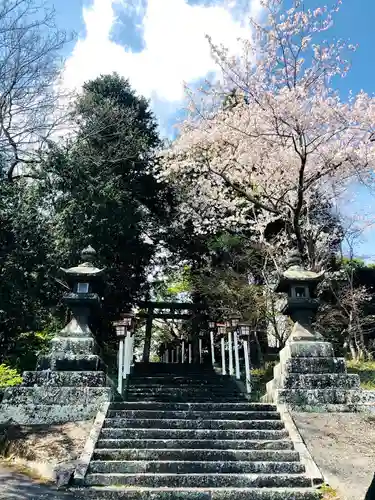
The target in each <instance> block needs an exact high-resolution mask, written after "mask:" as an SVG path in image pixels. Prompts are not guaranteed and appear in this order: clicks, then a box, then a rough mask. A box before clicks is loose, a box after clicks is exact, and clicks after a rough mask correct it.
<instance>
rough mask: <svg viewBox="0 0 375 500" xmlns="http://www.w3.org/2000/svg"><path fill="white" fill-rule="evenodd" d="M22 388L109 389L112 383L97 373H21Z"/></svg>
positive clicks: (102, 374) (101, 373) (104, 375)
mask: <svg viewBox="0 0 375 500" xmlns="http://www.w3.org/2000/svg"><path fill="white" fill-rule="evenodd" d="M22 377H23V384H22V385H23V386H25V387H33V386H35V385H36V386H44V387H45V386H58V387H111V386H112V381H111V380H110V379H109V378H108V377H107V375H106V374H105V373H104V372H99V371H84V372H73V371H58V372H53V371H49V370H45V371H40V372H23V374H22Z"/></svg>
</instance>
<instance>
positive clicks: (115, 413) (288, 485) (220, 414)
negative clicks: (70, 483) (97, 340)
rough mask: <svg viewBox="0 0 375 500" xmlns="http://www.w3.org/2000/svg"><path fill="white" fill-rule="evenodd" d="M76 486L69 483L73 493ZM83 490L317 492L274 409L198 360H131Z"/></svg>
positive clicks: (264, 498) (88, 493)
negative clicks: (133, 364)
mask: <svg viewBox="0 0 375 500" xmlns="http://www.w3.org/2000/svg"><path fill="white" fill-rule="evenodd" d="M78 491H79V490H78V489H77V490H76V492H78ZM80 491H81V493H82V494H83V498H91V499H99V498H105V499H108V500H115V499H131V500H151V499H152V500H242V499H243V500H244V499H249V500H250V499H251V500H302V499H303V500H313V499H314V500H315V499H318V498H319V493H318V491H317V490H315V489H313V488H312V485H311V480H310V478H308V477H307V476H306V475H305V468H304V466H303V464H301V462H300V461H299V455H298V453H297V452H296V451H294V449H293V444H292V442H291V440H290V439H289V436H288V434H287V431H286V430H285V428H284V424H283V422H282V421H281V420H280V415H279V413H278V412H277V411H276V408H275V406H274V405H272V404H258V403H249V402H248V401H247V400H246V397H245V396H244V395H243V394H241V393H240V391H239V390H238V388H237V385H236V384H235V383H232V382H231V380H230V379H229V377H222V376H219V375H217V374H216V373H215V372H214V371H213V370H212V368H202V366H201V365H198V366H194V365H172V364H169V365H162V364H150V365H148V366H142V365H141V366H138V367H137V368H136V371H135V373H134V375H133V377H132V380H131V383H130V386H129V388H128V393H127V401H126V402H121V403H120V402H114V403H111V405H110V407H109V411H108V413H107V418H106V419H105V421H104V425H103V428H102V430H101V433H100V436H99V440H98V442H97V445H96V449H95V451H94V454H93V457H92V460H91V462H90V465H89V468H88V472H87V475H86V477H85V485H84V488H83V489H81V490H80Z"/></svg>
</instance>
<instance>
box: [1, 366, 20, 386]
mask: <svg viewBox="0 0 375 500" xmlns="http://www.w3.org/2000/svg"><path fill="white" fill-rule="evenodd" d="M21 382H22V377H21V375H20V374H19V373H18V371H17V370H15V369H14V368H11V367H10V366H7V365H5V364H1V365H0V387H11V386H13V385H18V384H21Z"/></svg>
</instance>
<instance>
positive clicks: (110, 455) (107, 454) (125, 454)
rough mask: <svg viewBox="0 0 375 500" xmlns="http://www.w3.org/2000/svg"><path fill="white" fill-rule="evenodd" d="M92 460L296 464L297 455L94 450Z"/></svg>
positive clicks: (196, 451) (251, 451)
mask: <svg viewBox="0 0 375 500" xmlns="http://www.w3.org/2000/svg"><path fill="white" fill-rule="evenodd" d="M93 459H94V460H186V461H202V460H224V461H231V460H236V461H241V462H245V461H252V462H259V461H265V462H298V460H299V453H298V452H297V451H294V450H251V449H249V450H224V449H223V450H209V449H208V450H207V449H199V448H197V449H193V450H191V449H168V448H163V449H157V450H153V449H138V450H137V449H122V448H113V449H111V448H103V449H96V450H95V451H94V455H93Z"/></svg>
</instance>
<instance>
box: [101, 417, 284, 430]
mask: <svg viewBox="0 0 375 500" xmlns="http://www.w3.org/2000/svg"><path fill="white" fill-rule="evenodd" d="M118 427H120V428H128V427H131V428H132V429H170V430H172V429H213V430H216V429H217V430H231V429H263V430H267V429H283V428H284V422H283V421H282V420H211V419H200V420H197V419H195V420H194V419H193V420H190V419H167V418H165V419H129V418H106V419H105V421H104V425H103V428H112V429H114V428H118Z"/></svg>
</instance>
